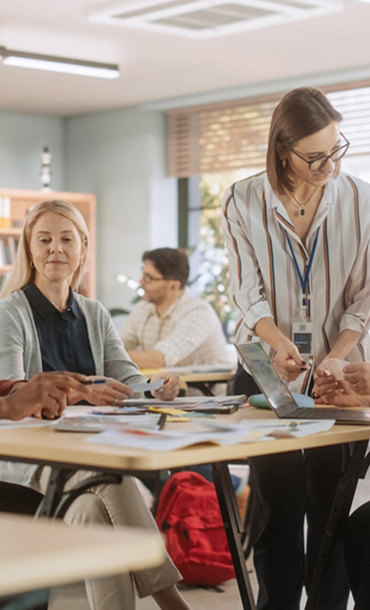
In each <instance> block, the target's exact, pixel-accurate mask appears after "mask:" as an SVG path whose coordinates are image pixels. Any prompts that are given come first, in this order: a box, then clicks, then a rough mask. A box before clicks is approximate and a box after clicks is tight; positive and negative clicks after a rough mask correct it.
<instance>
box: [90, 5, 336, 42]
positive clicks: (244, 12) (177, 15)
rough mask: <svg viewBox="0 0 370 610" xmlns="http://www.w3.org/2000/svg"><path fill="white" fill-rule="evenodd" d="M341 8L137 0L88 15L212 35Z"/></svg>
mask: <svg viewBox="0 0 370 610" xmlns="http://www.w3.org/2000/svg"><path fill="white" fill-rule="evenodd" d="M342 8H343V2H342V0H233V1H232V2H226V1H225V0H142V1H140V0H139V1H136V2H134V3H129V4H124V5H121V6H119V5H115V6H114V8H112V9H110V10H106V11H104V12H102V13H99V14H96V15H92V16H91V17H90V19H91V20H92V21H97V22H100V23H106V24H109V25H116V26H122V27H131V28H139V29H144V30H149V31H152V32H163V33H167V34H173V35H177V36H189V37H192V38H212V37H215V36H223V35H226V34H232V33H234V32H240V31H242V30H252V29H256V28H262V27H266V26H268V25H276V24H279V23H284V22H287V21H293V20H297V19H309V18H311V17H318V16H319V15H325V14H327V13H333V12H335V11H339V10H341V9H342Z"/></svg>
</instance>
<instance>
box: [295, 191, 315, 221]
mask: <svg viewBox="0 0 370 610" xmlns="http://www.w3.org/2000/svg"><path fill="white" fill-rule="evenodd" d="M318 188H319V187H318V186H317V187H316V188H315V190H314V191H313V192H312V193H311V195H310V196H309V198H308V199H307V201H305V202H304V203H300V202H299V201H297V200H296V198H295V197H294V195H293V193H290V195H291V197H292V199H293V200H294V201H295V203H296V204H297V205H299V207H300V208H301V209H300V211H299V213H300V215H301V216H304V214H305V209H304V206H305V205H307V204H308V202H309V201H311V199H312V197H313V196H314V194H315V193H316V191H317V189H318Z"/></svg>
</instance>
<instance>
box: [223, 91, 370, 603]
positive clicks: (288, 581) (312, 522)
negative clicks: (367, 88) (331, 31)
mask: <svg viewBox="0 0 370 610" xmlns="http://www.w3.org/2000/svg"><path fill="white" fill-rule="evenodd" d="M341 121H342V116H341V114H340V113H339V112H337V111H336V110H335V108H334V107H333V106H332V104H331V103H330V102H329V100H328V99H327V98H326V97H325V95H324V94H323V93H322V92H321V91H319V90H317V89H314V88H309V87H302V88H300V89H295V90H294V91H292V92H290V93H288V94H287V95H285V97H283V99H282V100H281V101H280V103H279V104H278V106H277V107H276V109H275V111H274V113H273V116H272V121H271V127H270V133H269V141H268V151H267V171H266V172H263V173H261V174H259V175H257V176H252V177H250V178H247V179H245V180H242V181H240V182H238V183H236V184H233V185H232V186H231V187H230V188H229V189H228V191H227V192H226V194H225V198H224V210H223V214H224V215H223V228H224V233H225V237H226V242H227V246H228V251H229V264H230V275H231V293H232V299H233V301H234V303H235V305H236V306H237V307H238V309H239V312H240V322H239V325H238V327H237V334H236V341H237V342H246V341H254V340H260V341H262V343H263V345H264V346H265V348H266V349H267V350H268V351H269V353H270V355H271V357H272V358H273V360H274V364H275V367H276V369H277V370H278V372H279V373H280V375H281V376H282V377H283V378H284V379H285V381H287V382H289V387H290V388H291V389H293V390H295V391H299V392H304V391H305V390H306V391H308V390H309V389H310V381H309V369H310V368H311V367H310V366H309V363H310V362H311V361H313V368H314V369H317V368H319V367H321V368H325V359H328V358H339V359H341V360H348V361H349V362H359V361H362V360H365V361H366V360H368V359H369V356H370V345H369V337H368V329H369V311H370V282H369V277H368V268H369V262H370V260H369V253H368V252H369V241H370V186H369V185H368V184H367V183H365V182H363V181H362V180H359V179H357V178H353V177H352V176H349V175H346V174H344V173H341V172H340V159H341V158H342V157H343V156H344V155H345V153H346V152H347V150H348V147H349V142H348V140H347V139H346V138H345V137H344V135H343V134H342V133H341V132H340V123H341ZM311 385H312V384H311ZM234 390H235V392H237V393H239V392H245V393H246V394H247V395H248V396H250V395H251V394H255V393H259V389H258V387H257V386H256V385H255V383H254V381H253V379H252V378H251V376H250V375H249V374H248V372H247V371H246V370H244V369H243V368H242V366H241V365H240V364H239V368H238V371H237V374H236V377H235V384H234ZM250 464H251V477H252V485H253V489H254V491H255V493H256V498H257V503H258V509H259V510H258V511H257V513H258V515H259V517H260V520H261V523H260V526H261V530H260V535H259V538H258V540H257V542H256V544H255V548H254V561H255V567H256V572H257V577H258V581H259V596H258V609H259V610H298V609H299V601H300V596H301V592H302V586H303V584H305V585H306V587H308V588H309V585H310V581H311V579H312V573H313V568H314V565H315V561H316V557H317V555H318V552H319V548H320V543H321V540H322V537H323V534H324V531H325V524H326V520H327V517H328V514H329V512H330V508H331V504H332V500H333V496H334V493H335V489H336V485H337V482H338V479H339V477H340V476H341V468H342V453H341V447H339V446H334V447H327V448H322V449H321V448H319V449H312V450H308V451H305V452H304V454H303V452H290V453H286V454H280V455H274V456H265V457H259V458H253V459H251V460H250ZM305 514H307V523H308V534H307V560H306V561H305V558H304V550H303V549H304V542H303V522H304V515H305ZM347 591H348V587H347V582H346V575H345V570H344V561H343V556H342V549H341V548H340V546H339V545H338V546H337V548H336V550H335V553H334V556H333V559H332V562H331V567H330V570H329V575H328V580H327V585H326V589H325V591H324V596H323V599H322V605H321V606H320V610H344V609H345V607H346V601H347ZM317 610H319V609H317Z"/></svg>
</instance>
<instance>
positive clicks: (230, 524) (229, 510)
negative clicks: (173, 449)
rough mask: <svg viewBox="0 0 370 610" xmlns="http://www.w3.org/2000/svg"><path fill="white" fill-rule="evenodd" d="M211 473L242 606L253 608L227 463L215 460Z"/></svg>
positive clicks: (240, 522) (253, 609) (246, 609)
mask: <svg viewBox="0 0 370 610" xmlns="http://www.w3.org/2000/svg"><path fill="white" fill-rule="evenodd" d="M212 473H213V481H214V484H215V487H216V493H217V497H218V502H219V505H220V510H221V514H222V519H223V522H224V525H225V531H226V536H227V541H228V543H229V548H230V553H231V557H232V560H233V564H234V568H235V576H236V579H237V582H238V587H239V593H240V597H241V601H242V606H243V608H244V610H255V608H256V606H255V603H254V597H253V592H252V587H251V583H250V580H249V576H248V571H247V566H246V561H245V558H244V553H243V549H242V545H241V539H240V537H241V534H242V532H243V524H242V521H241V518H240V513H239V508H238V505H237V503H236V498H235V492H234V488H233V485H232V481H231V477H230V472H229V468H228V465H227V463H226V462H217V463H215V464H212Z"/></svg>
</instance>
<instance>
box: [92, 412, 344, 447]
mask: <svg viewBox="0 0 370 610" xmlns="http://www.w3.org/2000/svg"><path fill="white" fill-rule="evenodd" d="M334 423H335V422H334V420H320V421H317V420H305V421H296V420H286V421H282V420H276V419H263V420H243V421H241V422H239V423H238V424H227V423H226V424H225V423H224V422H210V421H203V422H198V425H199V426H200V427H201V430H199V431H195V432H181V431H170V430H169V431H166V430H160V431H155V432H146V433H145V432H144V433H143V431H141V430H135V429H132V430H131V431H128V430H121V431H119V430H109V431H106V432H102V433H101V434H98V435H97V436H95V437H89V438H88V439H86V442H90V443H103V444H107V445H118V446H121V447H134V448H136V449H145V450H147V451H173V450H176V449H180V448H183V447H188V446H190V445H195V444H199V443H211V444H216V445H232V444H236V443H246V442H247V443H248V442H256V441H258V442H260V441H266V440H272V439H273V438H279V437H284V438H286V437H293V438H301V437H303V436H307V435H309V434H317V433H319V432H325V431H326V430H330V428H331V427H332V426H333V425H334Z"/></svg>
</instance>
